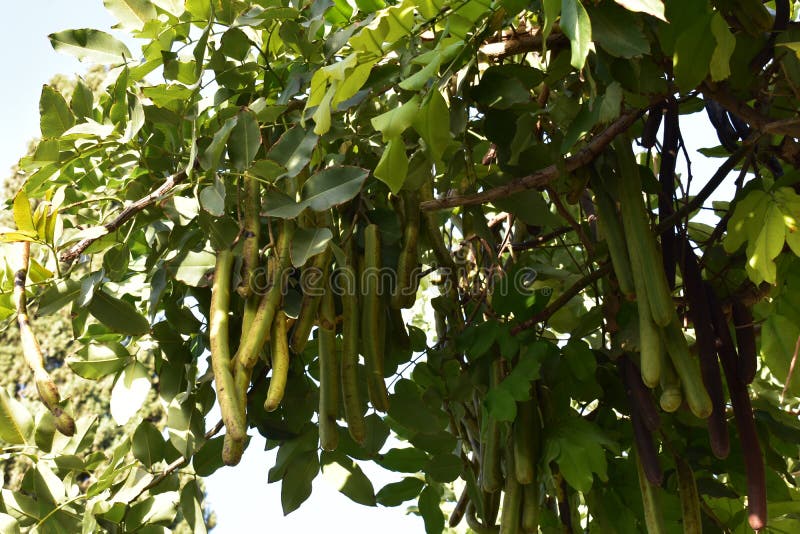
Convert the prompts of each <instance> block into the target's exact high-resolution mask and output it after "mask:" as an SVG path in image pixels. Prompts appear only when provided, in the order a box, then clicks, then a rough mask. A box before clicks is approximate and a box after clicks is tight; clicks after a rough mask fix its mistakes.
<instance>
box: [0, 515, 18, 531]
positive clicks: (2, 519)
mask: <svg viewBox="0 0 800 534" xmlns="http://www.w3.org/2000/svg"><path fill="white" fill-rule="evenodd" d="M0 532H2V533H3V534H19V532H20V530H19V523H17V520H16V519H14V517H12V516H10V515H8V514H4V513H0Z"/></svg>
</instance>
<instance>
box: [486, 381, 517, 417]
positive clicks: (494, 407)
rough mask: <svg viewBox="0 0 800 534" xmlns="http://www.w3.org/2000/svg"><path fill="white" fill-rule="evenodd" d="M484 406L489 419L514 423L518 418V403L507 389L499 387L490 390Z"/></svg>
mask: <svg viewBox="0 0 800 534" xmlns="http://www.w3.org/2000/svg"><path fill="white" fill-rule="evenodd" d="M484 404H485V405H486V410H487V411H488V412H489V417H491V418H492V419H495V420H497V421H513V420H514V419H516V417H517V401H515V400H514V395H512V394H511V391H509V390H508V389H507V388H504V387H499V386H498V387H496V388H492V389H490V390H489V391H488V392H487V393H486V398H485V399H484Z"/></svg>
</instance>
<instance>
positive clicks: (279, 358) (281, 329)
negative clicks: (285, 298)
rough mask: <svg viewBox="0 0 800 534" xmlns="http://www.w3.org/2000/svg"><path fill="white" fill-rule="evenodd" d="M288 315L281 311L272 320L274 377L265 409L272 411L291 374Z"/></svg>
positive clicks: (270, 383) (281, 396) (280, 397)
mask: <svg viewBox="0 0 800 534" xmlns="http://www.w3.org/2000/svg"><path fill="white" fill-rule="evenodd" d="M286 320H287V318H286V315H285V314H284V313H283V312H282V311H280V312H278V313H277V315H276V316H275V319H274V320H273V321H272V332H271V333H270V344H269V346H270V359H271V361H272V377H271V378H270V381H269V389H268V390H267V399H266V400H265V401H264V409H265V410H266V411H268V412H272V411H274V410H275V409H277V408H278V406H279V405H280V403H281V401H282V400H283V394H284V392H285V391H286V379H287V377H288V376H289V340H288V339H287V337H286Z"/></svg>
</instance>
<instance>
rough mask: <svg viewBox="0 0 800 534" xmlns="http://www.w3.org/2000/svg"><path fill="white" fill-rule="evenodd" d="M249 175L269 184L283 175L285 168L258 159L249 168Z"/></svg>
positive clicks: (266, 160) (270, 161)
mask: <svg viewBox="0 0 800 534" xmlns="http://www.w3.org/2000/svg"><path fill="white" fill-rule="evenodd" d="M250 174H251V175H253V176H255V177H256V178H258V179H259V180H262V181H265V182H270V183H271V182H275V181H276V180H277V179H278V178H280V177H281V176H283V175H285V174H286V168H285V167H284V166H283V165H280V164H278V163H275V162H274V161H272V160H271V159H260V160H258V161H256V162H255V163H253V165H252V167H250Z"/></svg>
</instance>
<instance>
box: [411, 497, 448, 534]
mask: <svg viewBox="0 0 800 534" xmlns="http://www.w3.org/2000/svg"><path fill="white" fill-rule="evenodd" d="M440 500H441V499H440V496H439V492H437V491H436V490H435V489H434V488H433V487H431V486H425V489H423V490H422V492H421V493H420V494H419V500H418V501H417V505H418V506H419V513H420V515H421V516H422V520H423V521H424V522H425V533H426V534H441V532H442V531H443V530H444V514H443V513H442V509H441V508H440V507H439V501H440Z"/></svg>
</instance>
